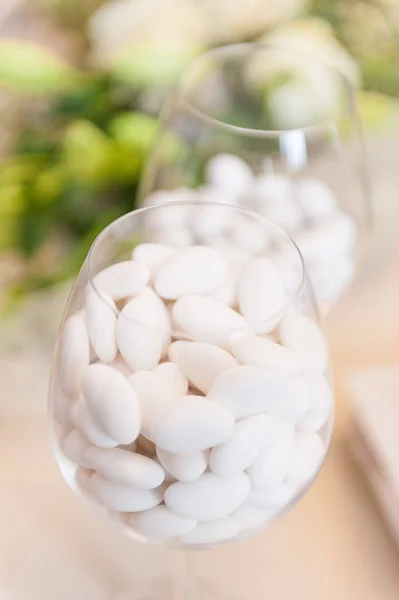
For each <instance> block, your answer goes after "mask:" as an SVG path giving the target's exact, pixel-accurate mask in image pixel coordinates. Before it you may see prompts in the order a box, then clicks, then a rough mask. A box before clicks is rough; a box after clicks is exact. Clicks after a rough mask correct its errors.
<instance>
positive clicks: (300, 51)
mask: <svg viewBox="0 0 399 600" xmlns="http://www.w3.org/2000/svg"><path fill="white" fill-rule="evenodd" d="M261 41H263V42H265V43H266V44H267V46H266V48H265V51H264V52H262V51H261V52H258V53H256V54H255V55H254V57H253V59H251V61H250V63H249V64H248V68H247V81H248V83H249V85H250V86H251V87H254V88H256V89H258V90H259V89H262V88H264V87H265V86H267V85H268V84H272V85H273V78H274V77H275V76H276V75H277V74H281V73H283V74H284V73H286V74H287V80H286V81H285V80H284V79H282V80H281V82H279V83H278V84H277V85H276V86H275V87H273V88H272V91H271V92H270V94H269V97H268V99H267V106H268V109H269V112H270V115H271V117H272V120H273V122H274V125H275V126H276V127H281V128H284V129H290V128H296V127H302V126H306V125H310V124H313V123H316V122H317V121H324V120H326V119H328V118H330V117H331V116H333V115H334V113H335V111H336V110H337V108H339V107H340V106H341V102H342V90H343V87H342V85H341V83H342V76H344V77H345V78H346V79H347V80H348V81H350V82H352V83H353V84H354V85H358V83H359V79H360V75H359V69H358V66H357V64H356V62H355V60H354V59H353V58H352V57H351V56H350V55H349V54H348V52H347V51H346V50H345V49H344V48H343V47H342V46H341V45H340V44H339V42H338V41H337V40H336V38H335V37H334V34H333V30H332V28H331V27H330V26H329V25H328V24H326V23H325V22H324V21H321V20H319V19H309V20H303V21H296V22H293V23H291V24H288V25H285V26H281V27H278V28H277V29H276V30H275V31H274V32H273V33H271V34H270V35H267V36H265V37H264V38H262V40H261Z"/></svg>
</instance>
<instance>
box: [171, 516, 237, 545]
mask: <svg viewBox="0 0 399 600" xmlns="http://www.w3.org/2000/svg"><path fill="white" fill-rule="evenodd" d="M240 529H241V523H240V521H238V520H237V519H233V518H232V517H222V518H221V519H216V520H215V521H209V522H207V523H198V525H197V527H196V528H195V529H194V530H193V531H192V532H191V533H188V534H186V535H183V536H181V537H180V541H181V542H182V543H183V544H194V545H196V544H198V545H200V544H218V543H221V542H226V541H227V540H231V539H233V538H235V537H237V536H238V534H239V533H240Z"/></svg>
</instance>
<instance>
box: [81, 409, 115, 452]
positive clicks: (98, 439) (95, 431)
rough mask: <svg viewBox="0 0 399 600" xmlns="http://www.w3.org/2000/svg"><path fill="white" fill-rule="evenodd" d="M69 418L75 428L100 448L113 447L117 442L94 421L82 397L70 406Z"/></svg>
mask: <svg viewBox="0 0 399 600" xmlns="http://www.w3.org/2000/svg"><path fill="white" fill-rule="evenodd" d="M71 419H72V421H73V424H74V425H75V427H76V429H79V431H80V432H81V433H83V435H84V436H85V437H86V438H87V439H88V440H89V441H90V442H91V443H92V444H95V445H96V446H99V447H100V448H114V447H115V446H117V445H118V443H119V442H117V441H116V440H113V439H111V438H110V437H109V436H108V435H107V434H106V433H105V431H103V430H102V429H101V428H100V427H99V426H98V425H97V423H96V422H95V421H94V419H93V417H92V416H91V414H90V411H89V409H88V407H87V404H86V402H85V400H84V399H83V398H81V399H80V400H78V402H75V404H74V405H73V406H72V407H71Z"/></svg>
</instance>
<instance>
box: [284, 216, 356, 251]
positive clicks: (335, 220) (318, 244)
mask: <svg viewBox="0 0 399 600" xmlns="http://www.w3.org/2000/svg"><path fill="white" fill-rule="evenodd" d="M356 240H357V228H356V224H355V222H354V220H353V219H352V218H351V217H350V216H349V215H346V214H345V213H335V214H334V215H332V216H331V217H330V218H328V219H325V220H323V221H321V222H319V223H317V224H316V225H313V226H312V227H311V228H309V229H306V230H304V231H301V232H300V233H298V234H296V235H295V236H294V241H295V242H296V243H297V245H298V247H299V249H300V251H301V253H302V255H303V257H304V259H305V260H306V261H311V260H333V259H334V258H337V257H338V256H342V255H343V254H347V253H351V252H353V250H354V248H355V245H356Z"/></svg>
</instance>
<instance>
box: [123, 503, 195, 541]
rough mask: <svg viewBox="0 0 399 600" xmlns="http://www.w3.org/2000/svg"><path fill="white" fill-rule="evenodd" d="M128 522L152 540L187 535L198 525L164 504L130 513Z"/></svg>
mask: <svg viewBox="0 0 399 600" xmlns="http://www.w3.org/2000/svg"><path fill="white" fill-rule="evenodd" d="M127 522H128V525H129V526H130V527H132V528H133V529H135V530H136V531H137V532H138V533H140V534H141V535H144V536H145V537H148V538H149V539H150V540H168V539H172V538H175V537H178V536H181V535H185V534H188V533H190V531H192V530H193V529H194V527H195V526H196V525H197V521H194V520H193V519H187V518H186V517H181V516H180V515H177V514H176V513H174V512H173V511H171V510H170V509H169V508H167V507H166V506H163V505H162V506H155V507H154V508H150V509H149V510H145V511H143V512H141V513H137V514H134V515H130V516H129V517H128V521H127Z"/></svg>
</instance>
